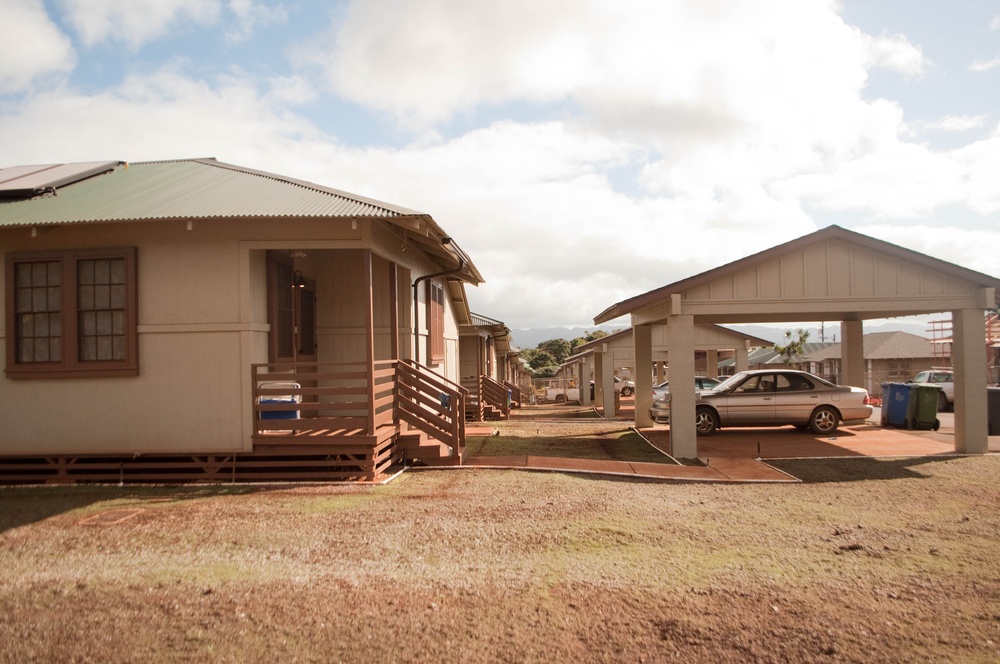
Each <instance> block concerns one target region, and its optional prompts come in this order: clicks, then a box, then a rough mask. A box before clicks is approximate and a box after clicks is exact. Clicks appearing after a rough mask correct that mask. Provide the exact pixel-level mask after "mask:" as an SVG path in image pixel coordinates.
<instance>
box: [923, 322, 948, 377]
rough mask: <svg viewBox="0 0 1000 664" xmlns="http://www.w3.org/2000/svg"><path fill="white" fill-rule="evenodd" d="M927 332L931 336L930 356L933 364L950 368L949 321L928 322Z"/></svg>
mask: <svg viewBox="0 0 1000 664" xmlns="http://www.w3.org/2000/svg"><path fill="white" fill-rule="evenodd" d="M927 331H928V332H930V334H931V356H932V358H933V360H934V364H935V365H940V366H949V367H950V366H951V337H952V329H951V319H950V318H949V319H948V320H932V321H931V322H930V329H928V330H927Z"/></svg>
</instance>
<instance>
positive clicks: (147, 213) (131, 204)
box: [0, 159, 483, 283]
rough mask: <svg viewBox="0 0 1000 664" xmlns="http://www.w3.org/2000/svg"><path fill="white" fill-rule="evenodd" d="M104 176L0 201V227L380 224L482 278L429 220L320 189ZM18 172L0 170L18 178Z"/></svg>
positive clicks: (226, 170)
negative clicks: (303, 221) (305, 221)
mask: <svg viewBox="0 0 1000 664" xmlns="http://www.w3.org/2000/svg"><path fill="white" fill-rule="evenodd" d="M115 163H118V165H117V167H115V168H113V170H110V171H108V172H103V173H100V174H96V175H93V176H92V177H87V178H85V179H82V180H79V181H76V182H71V183H69V184H64V185H61V186H58V187H55V188H49V189H47V190H46V191H45V192H43V193H40V194H38V195H34V196H31V197H22V198H6V199H0V228H2V227H7V228H10V227H17V226H22V227H23V226H46V225H53V224H75V223H99V222H126V221H131V222H134V221H150V220H167V219H179V220H191V219H194V220H197V219H252V218H271V219H275V218H277V219H295V218H319V219H322V218H327V219H359V218H370V219H383V220H385V221H388V222H389V223H393V224H395V225H397V226H399V227H400V228H402V229H403V233H404V234H406V233H408V232H409V231H413V232H412V233H409V234H408V235H407V237H408V238H409V239H410V240H412V241H413V242H415V243H417V244H418V246H420V247H421V248H422V250H424V251H425V253H428V255H429V256H430V257H431V258H432V259H434V260H435V261H437V262H441V260H442V259H445V262H447V258H448V257H450V256H453V255H455V254H456V253H457V255H458V256H461V257H463V258H465V260H466V264H465V266H464V268H463V269H462V274H463V275H465V276H466V277H467V278H468V279H469V280H470V281H472V282H474V283H481V282H482V281H483V278H482V276H481V275H480V274H479V273H478V271H477V270H476V268H475V266H473V265H472V264H471V261H469V260H468V259H467V257H466V255H465V253H464V252H463V251H462V250H461V249H460V248H459V247H458V246H457V245H456V244H454V243H451V240H450V238H448V239H447V240H446V242H449V243H451V244H450V247H451V249H450V250H448V249H444V248H442V245H443V242H442V239H444V238H447V234H446V233H445V232H444V230H443V229H442V228H441V227H440V226H438V224H437V222H435V221H434V219H433V218H431V216H430V215H428V214H425V213H422V212H417V211H414V210H410V209H407V208H404V207H400V206H397V205H392V204H389V203H383V202H381V201H377V200H374V199H370V198H365V197H362V196H357V195H355V194H350V193H347V192H344V191H340V190H337V189H332V188H329V187H324V186H322V185H317V184H313V183H310V182H305V181H302V180H296V179H293V178H289V177H285V176H282V175H276V174H274V173H267V172H264V171H257V170H253V169H248V168H243V167H240V166H234V165H231V164H225V163H222V162H219V161H216V160H215V159H184V160H176V161H157V162H140V163H134V164H128V163H125V162H111V165H112V166H114V164H115ZM18 168H19V167H14V168H12V169H0V181H2V180H3V179H4V177H3V174H4V173H5V172H11V173H12V174H15V172H16V171H17V170H18Z"/></svg>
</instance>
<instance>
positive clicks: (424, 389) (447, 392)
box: [251, 360, 468, 457]
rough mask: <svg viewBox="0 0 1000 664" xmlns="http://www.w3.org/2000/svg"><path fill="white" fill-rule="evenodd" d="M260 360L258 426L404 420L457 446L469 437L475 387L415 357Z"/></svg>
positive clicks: (322, 427)
mask: <svg viewBox="0 0 1000 664" xmlns="http://www.w3.org/2000/svg"><path fill="white" fill-rule="evenodd" d="M374 369H375V370H374V372H373V373H371V375H369V373H370V372H369V369H368V365H367V364H366V363H364V362H297V363H278V364H255V365H253V366H252V371H251V373H252V377H253V403H254V405H253V412H254V421H253V426H254V429H253V430H254V434H255V435H263V434H269V433H274V434H279V433H284V434H288V432H291V434H292V435H295V434H297V433H300V432H309V433H310V434H319V433H322V434H325V435H343V436H351V435H369V436H377V435H378V432H379V430H380V429H381V428H382V427H384V426H386V425H393V424H395V423H396V422H398V421H403V422H406V423H408V424H409V425H411V426H413V427H415V428H417V429H419V430H421V431H423V432H425V433H426V434H427V435H428V436H430V437H432V438H435V439H437V440H439V441H441V442H442V443H445V444H446V445H448V446H450V447H451V449H452V456H453V457H459V456H460V454H461V447H462V446H463V445H464V444H465V400H466V396H467V394H468V392H467V390H465V389H463V388H462V387H461V386H460V385H457V384H455V383H453V382H451V381H449V380H447V379H446V378H443V377H441V376H439V375H438V374H436V373H434V372H432V371H430V370H429V369H427V368H426V367H424V366H422V365H419V364H417V363H415V362H412V361H410V360H385V361H379V362H375V365H374Z"/></svg>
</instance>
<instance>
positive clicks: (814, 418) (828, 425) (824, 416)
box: [809, 406, 840, 436]
mask: <svg viewBox="0 0 1000 664" xmlns="http://www.w3.org/2000/svg"><path fill="white" fill-rule="evenodd" d="M839 424H840V415H839V414H838V413H837V411H836V410H835V409H833V408H831V407H830V406H820V407H819V408H817V409H816V410H814V411H813V412H812V415H810V416H809V430H810V431H812V432H813V433H814V434H816V435H819V436H823V435H826V434H830V433H833V432H834V431H836V430H837V425H839Z"/></svg>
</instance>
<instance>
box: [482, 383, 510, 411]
mask: <svg viewBox="0 0 1000 664" xmlns="http://www.w3.org/2000/svg"><path fill="white" fill-rule="evenodd" d="M479 384H480V385H481V388H480V393H481V394H482V395H483V399H484V400H485V401H486V403H488V404H489V405H491V406H493V407H494V408H496V409H498V410H499V411H500V412H501V413H503V416H504V417H510V399H508V398H507V396H508V395H507V386H506V385H504V384H503V383H501V382H500V381H498V380H494V379H492V378H490V377H489V376H481V377H480V383H479Z"/></svg>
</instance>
